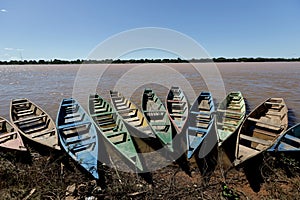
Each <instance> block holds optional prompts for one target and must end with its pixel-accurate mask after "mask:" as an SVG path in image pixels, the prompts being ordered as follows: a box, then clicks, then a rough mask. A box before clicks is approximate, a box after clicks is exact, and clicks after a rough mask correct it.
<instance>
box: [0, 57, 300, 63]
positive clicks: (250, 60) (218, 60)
mask: <svg viewBox="0 0 300 200" xmlns="http://www.w3.org/2000/svg"><path fill="white" fill-rule="evenodd" d="M211 62H215V63H245V62H247V63H253V62H300V58H223V57H219V58H212V59H209V58H203V59H190V60H182V59H180V58H177V59H138V60H135V59H130V60H120V59H118V60H112V59H105V60H80V59H77V60H71V61H70V60H60V59H54V60H11V61H0V65H57V64H64V65H65V64H83V63H84V64H138V63H139V64H141V63H211Z"/></svg>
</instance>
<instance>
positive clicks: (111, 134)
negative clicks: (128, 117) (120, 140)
mask: <svg viewBox="0 0 300 200" xmlns="http://www.w3.org/2000/svg"><path fill="white" fill-rule="evenodd" d="M122 134H124V135H125V134H126V132H125V131H118V132H109V133H105V135H106V137H108V138H112V137H116V136H119V135H122Z"/></svg>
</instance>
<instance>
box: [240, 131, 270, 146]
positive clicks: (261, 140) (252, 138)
mask: <svg viewBox="0 0 300 200" xmlns="http://www.w3.org/2000/svg"><path fill="white" fill-rule="evenodd" d="M240 138H241V139H244V140H248V141H251V142H255V143H258V144H262V145H265V146H269V145H272V141H269V140H263V139H260V138H257V137H251V136H248V135H244V134H240Z"/></svg>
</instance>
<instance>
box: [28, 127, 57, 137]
mask: <svg viewBox="0 0 300 200" xmlns="http://www.w3.org/2000/svg"><path fill="white" fill-rule="evenodd" d="M49 133H53V134H54V133H55V129H52V130H46V131H41V132H36V133H34V134H31V135H30V136H31V138H37V137H41V136H44V135H47V134H49ZM51 135H52V134H51Z"/></svg>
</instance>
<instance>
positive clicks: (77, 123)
mask: <svg viewBox="0 0 300 200" xmlns="http://www.w3.org/2000/svg"><path fill="white" fill-rule="evenodd" d="M84 125H90V122H86V121H84V122H74V123H70V124H65V125H61V126H59V127H58V129H70V128H76V127H78V126H84Z"/></svg>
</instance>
